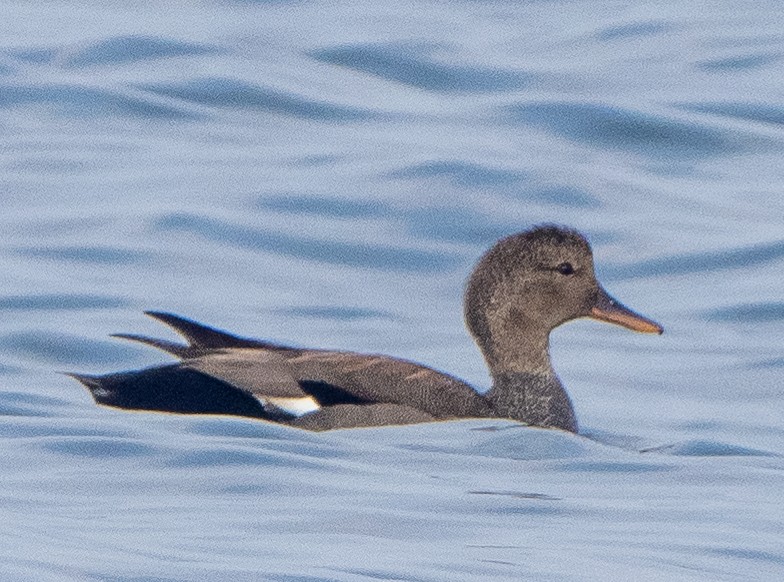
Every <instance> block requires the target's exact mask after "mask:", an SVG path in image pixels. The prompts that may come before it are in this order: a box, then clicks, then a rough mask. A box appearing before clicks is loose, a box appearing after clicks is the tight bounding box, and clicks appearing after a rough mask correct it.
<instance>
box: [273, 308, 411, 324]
mask: <svg viewBox="0 0 784 582" xmlns="http://www.w3.org/2000/svg"><path fill="white" fill-rule="evenodd" d="M275 313H279V314H281V315H288V316H294V317H302V318H305V319H309V320H311V319H327V320H333V321H361V320H367V319H385V320H392V319H397V318H396V317H395V316H394V315H393V314H392V313H389V312H388V311H381V310H379V309H364V308H362V307H347V306H326V305H325V306H320V305H313V306H309V307H285V308H281V309H276V310H275Z"/></svg>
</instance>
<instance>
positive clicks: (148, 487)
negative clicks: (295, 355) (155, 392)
mask: <svg viewBox="0 0 784 582" xmlns="http://www.w3.org/2000/svg"><path fill="white" fill-rule="evenodd" d="M778 12H779V10H778V5H777V4H776V3H773V2H758V3H754V4H748V3H734V2H724V3H712V4H704V3H700V4H699V5H697V4H688V3H680V2H670V3H658V4H657V5H656V6H655V7H653V6H647V5H646V6H644V5H642V4H639V3H622V2H601V1H599V0H594V1H592V2H574V1H573V2H568V1H562V2H557V1H553V2H518V3H512V2H502V1H496V2H466V1H458V0H452V1H448V2H447V1H440V2H436V1H433V2H416V3H408V4H406V3H403V4H401V3H395V4H394V5H389V6H385V5H378V6H375V5H370V4H368V3H364V2H353V3H352V2H339V3H318V2H286V1H280V2H222V3H221V2H202V3H193V4H192V5H188V6H177V7H172V5H169V4H167V5H164V4H155V3H144V2H121V3H120V2H116V3H111V2H81V3H78V4H76V3H67V2H6V3H4V4H3V5H2V6H0V22H3V23H4V24H3V35H2V41H1V44H0V131H2V136H3V137H2V145H3V147H2V151H0V165H1V169H0V192H1V193H2V194H0V195H1V196H2V202H3V211H2V213H0V229H2V232H3V237H2V242H1V243H0V245H2V246H0V271H1V272H2V289H0V312H1V313H2V315H3V317H2V318H0V348H2V349H1V350H0V375H1V377H2V392H0V414H2V415H3V416H2V423H1V424H0V434H1V436H0V447H1V448H2V453H1V454H0V523H1V524H2V526H0V538H2V543H0V571H1V572H2V573H3V576H2V577H3V578H4V579H9V580H36V581H38V580H79V581H83V580H111V581H117V582H130V581H134V582H140V581H142V580H143V581H153V580H155V581H166V582H169V581H173V580H196V579H209V580H232V581H240V580H276V581H286V582H294V581H296V582H317V581H327V580H329V581H332V580H340V581H344V580H345V581H352V582H353V581H360V580H378V579H382V580H416V581H428V582H429V581H436V580H438V581H440V580H488V579H493V580H495V579H498V580H520V579H534V580H586V579H634V580H674V579H677V580H755V579H756V580H773V579H778V578H782V577H784V553H783V552H782V547H784V539H783V536H782V533H781V521H782V518H784V511H783V510H782V509H781V507H782V505H781V503H780V495H781V488H782V477H784V471H783V469H784V463H782V460H781V454H782V451H784V421H782V415H781V410H782V408H784V406H783V405H784V402H783V401H782V398H784V397H783V396H782V384H783V382H782V379H783V378H784V356H782V346H783V345H784V303H783V301H784V300H782V291H781V289H782V285H781V281H782V278H781V274H780V273H781V270H782V267H784V218H783V217H784V201H783V199H782V196H781V193H780V188H781V184H782V182H783V178H784V166H783V165H782V164H781V158H782V146H784V127H783V125H784V103H782V92H781V83H780V79H781V78H782V73H784V35H782V34H781V31H780V18H778ZM541 222H557V223H562V224H568V225H571V226H573V227H576V228H578V229H580V230H581V231H583V232H585V233H586V234H587V235H588V236H589V238H590V239H591V241H592V242H593V244H594V249H595V255H596V262H597V267H598V271H599V275H600V278H601V279H602V281H603V282H604V284H605V286H606V287H607V288H608V289H609V290H610V292H612V293H613V294H614V295H616V296H617V297H618V298H619V299H621V300H622V301H624V302H625V303H626V304H627V305H629V306H630V307H633V308H635V309H637V310H639V311H640V312H642V313H644V314H646V315H648V316H650V317H652V318H654V319H656V320H658V321H660V322H661V323H662V324H663V325H664V326H665V328H666V333H665V335H664V336H662V337H650V336H638V335H635V334H632V333H630V332H628V331H626V330H622V329H619V328H616V327H611V326H605V325H601V324H598V323H594V322H588V321H585V322H582V321H581V322H575V323H571V324H569V325H566V326H564V327H562V328H560V329H559V330H557V331H556V332H555V333H554V334H553V338H552V340H553V357H554V360H555V365H556V368H557V369H558V371H559V374H560V375H561V378H562V379H563V381H564V384H565V385H566V386H567V387H568V390H569V392H570V394H571V396H572V398H573V400H574V402H575V407H576V410H577V414H578V418H579V420H580V423H581V427H582V431H581V432H582V434H581V435H580V436H573V435H568V434H562V433H559V432H555V431H543V430H539V429H531V428H525V427H519V426H516V425H514V424H511V423H505V422H500V421H499V422H489V421H466V422H454V423H439V424H432V425H422V426H414V427H403V428H387V429H373V430H359V431H343V432H337V433H332V434H319V435H315V434H307V433H301V432H298V431H294V430H292V429H288V428H285V427H277V426H271V425H267V424H264V423H261V422H258V421H245V420H241V419H226V418H220V417H183V416H167V415H161V414H152V413H130V412H124V411H113V410H109V409H101V408H97V407H96V406H94V404H93V403H92V401H91V400H90V398H89V396H88V395H87V393H86V392H85V391H84V390H82V389H81V388H80V387H79V386H77V385H75V383H74V382H73V381H72V380H70V379H69V378H67V377H64V376H61V375H58V374H57V373H56V372H58V371H62V370H77V371H83V372H96V373H98V372H108V371H113V370H119V369H131V368H138V367H142V366H147V365H153V364H156V363H161V362H164V361H166V359H165V357H163V356H162V355H160V354H157V353H154V352H153V351H151V350H146V349H144V348H141V347H139V346H135V345H131V344H128V343H123V342H120V341H117V340H112V339H111V338H108V337H107V336H108V334H110V333H113V332H132V333H149V334H153V335H164V336H166V334H167V332H165V331H162V330H161V329H160V326H158V325H156V324H155V323H154V322H152V321H151V320H148V319H147V318H145V317H144V316H143V315H142V314H141V312H142V310H144V309H157V310H168V311H173V312H175V313H180V314H183V315H187V316H190V317H193V318H196V319H199V320H202V321H205V322H207V323H210V324H213V325H216V326H219V327H222V328H226V329H230V330H233V331H235V332H237V333H241V334H244V335H250V336H257V337H264V338H269V339H274V340H277V341H283V342H288V343H293V344H298V345H307V346H314V347H315V346H319V347H331V348H338V349H354V350H360V351H369V352H383V353H388V354H393V355H397V356H400V357H405V358H411V359H414V360H417V361H420V362H424V363H428V364H430V365H432V366H434V367H436V368H439V369H444V370H449V371H450V372H452V373H454V374H456V375H458V376H460V377H462V378H465V379H466V380H468V381H470V382H472V383H474V384H476V385H477V386H479V387H480V388H481V389H484V388H486V387H487V385H488V378H487V373H486V371H485V368H484V365H483V362H482V360H481V357H480V356H479V354H478V352H477V350H476V348H475V347H474V346H473V345H472V343H471V341H470V339H469V337H468V335H467V334H466V332H465V331H464V329H463V324H462V318H461V304H460V302H461V295H462V286H463V283H464V280H465V277H466V276H467V274H468V272H469V270H470V268H471V265H472V264H473V262H474V261H475V260H476V258H477V257H478V256H479V255H480V254H481V253H482V251H483V250H484V249H486V248H487V247H488V246H489V245H490V244H492V242H493V241H494V240H495V239H496V238H498V237H499V236H502V235H504V234H508V233H512V232H516V231H519V230H522V229H524V228H527V227H529V226H531V225H533V224H537V223H541ZM167 337H168V336H167Z"/></svg>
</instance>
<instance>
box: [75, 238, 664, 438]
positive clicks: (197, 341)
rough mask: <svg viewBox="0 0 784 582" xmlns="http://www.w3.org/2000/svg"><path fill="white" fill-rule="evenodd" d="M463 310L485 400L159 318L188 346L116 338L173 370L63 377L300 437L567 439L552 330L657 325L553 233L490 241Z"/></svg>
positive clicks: (389, 370) (410, 365) (466, 390)
mask: <svg viewBox="0 0 784 582" xmlns="http://www.w3.org/2000/svg"><path fill="white" fill-rule="evenodd" d="M464 309H465V321H466V325H467V327H468V329H469V331H470V332H471V335H472V336H473V337H474V340H475V341H476V343H477V344H478V346H479V349H480V350H481V351H482V355H483V356H484V358H485V361H486V362H487V366H488V368H489V369H490V374H491V376H492V387H491V389H490V390H489V391H488V392H487V393H485V394H484V395H480V394H479V393H478V392H476V391H475V390H474V389H473V388H472V387H471V386H470V385H468V384H466V383H465V382H462V381H460V380H458V379H456V378H454V377H452V376H450V375H448V374H444V373H443V372H438V371H436V370H434V369H432V368H428V367H426V366H423V365H421V364H416V363H414V362H410V361H407V360H402V359H399V358H394V357H390V356H383V355H367V354H359V353H354V352H337V351H330V350H313V349H299V348H292V347H287V346H282V345H278V344H274V343H269V342H266V341H259V340H253V339H248V338H243V337H239V336H236V335H232V334H229V333H226V332H223V331H219V330H217V329H213V328H211V327H207V326H205V325H202V324H199V323H196V322H194V321H191V320H188V319H185V318H182V317H178V316H176V315H172V314H168V313H161V312H147V315H149V316H151V317H153V318H155V319H157V320H159V321H161V322H163V323H165V324H167V325H169V326H171V327H172V328H173V329H174V330H175V331H177V332H178V333H179V334H180V335H181V336H182V337H183V338H184V339H185V340H186V341H187V344H180V343H174V342H169V341H166V340H159V339H153V338H149V337H145V336H138V335H130V334H117V335H116V336H115V337H121V338H125V339H130V340H134V341H138V342H141V343H144V344H148V345H151V346H154V347H156V348H159V349H162V350H164V351H166V352H169V353H170V354H172V355H174V356H176V357H177V358H179V360H180V361H179V362H178V363H176V364H171V365H166V366H160V367H155V368H148V369H144V370H138V371H132V372H122V373H116V374H108V375H104V376H87V375H82V374H73V377H75V378H76V379H78V380H79V381H80V382H82V383H83V384H84V385H85V386H86V387H87V388H88V389H89V390H90V392H91V393H92V395H93V398H94V399H95V401H96V402H97V403H99V404H104V405H107V406H114V407H119V408H129V409H142V410H159V411H167V412H179V413H191V414H210V413H212V414H232V415H239V416H250V417H255V418H264V419H268V420H272V421H276V422H284V423H286V424H290V425H292V426H297V427H300V428H305V429H309V430H328V429H335V428H351V427H360V426H376V425H390V424H409V423H416V422H428V421H434V420H445V419H454V418H477V417H497V418H509V419H514V420H518V421H521V422H524V423H527V424H530V425H535V426H541V427H552V428H559V429H563V430H567V431H571V432H577V420H576V418H575V414H574V409H573V408H572V403H571V401H570V400H569V396H568V395H567V393H566V391H565V390H564V387H563V385H562V384H561V382H560V380H559V379H558V376H557V375H556V374H555V371H554V370H553V368H552V364H551V362H550V354H549V336H550V332H551V331H552V330H553V329H554V328H555V327H557V326H559V325H561V324H562V323H565V322H567V321H570V320H572V319H576V318H580V317H592V318H594V319H598V320H601V321H607V322H610V323H615V324H618V325H622V326H624V327H627V328H629V329H632V330H635V331H639V332H645V333H658V334H660V333H662V328H661V326H659V324H657V323H655V322H653V321H651V320H650V319H647V318H645V317H643V316H641V315H639V314H637V313H635V312H633V311H631V310H630V309H628V308H626V307H624V306H623V305H621V304H620V303H619V302H618V301H616V300H615V299H613V298H612V297H610V295H608V294H607V292H606V291H605V290H604V289H603V288H602V287H601V285H600V284H599V283H598V281H597V280H596V275H595V272H594V266H593V256H592V253H591V248H590V246H589V244H588V242H587V241H586V239H585V238H584V237H583V236H582V235H581V234H579V233H578V232H576V231H574V230H570V229H566V228H562V227H556V226H542V227H538V228H534V229H532V230H529V231H526V232H522V233H519V234H515V235H512V236H509V237H506V238H503V239H501V240H500V241H498V242H497V243H496V244H495V246H493V247H492V248H491V249H490V250H489V251H488V252H487V253H486V254H485V255H484V256H483V257H482V258H481V260H480V261H479V263H478V264H477V266H476V268H475V269H474V271H473V273H472V275H471V277H470V279H469V281H468V285H467V288H466V292H465V304H464Z"/></svg>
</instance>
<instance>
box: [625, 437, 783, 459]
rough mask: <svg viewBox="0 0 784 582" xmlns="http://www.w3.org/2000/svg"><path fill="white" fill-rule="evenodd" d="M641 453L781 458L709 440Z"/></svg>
mask: <svg viewBox="0 0 784 582" xmlns="http://www.w3.org/2000/svg"><path fill="white" fill-rule="evenodd" d="M640 452H641V453H661V454H666V455H673V456H676V457H780V456H781V455H778V454H776V453H772V452H770V451H763V450H761V449H752V448H749V447H741V446H738V445H731V444H727V443H721V442H718V441H708V440H691V441H685V442H682V443H675V444H671V445H663V446H660V447H653V448H649V449H643V450H642V451H640Z"/></svg>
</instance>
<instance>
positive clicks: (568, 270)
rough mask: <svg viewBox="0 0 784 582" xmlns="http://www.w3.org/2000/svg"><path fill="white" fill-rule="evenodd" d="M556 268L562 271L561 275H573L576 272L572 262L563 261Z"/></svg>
mask: <svg viewBox="0 0 784 582" xmlns="http://www.w3.org/2000/svg"><path fill="white" fill-rule="evenodd" d="M555 270H556V271H558V272H559V273H561V275H571V274H572V273H574V267H572V263H561V264H560V265H558V266H557V267H556V268H555Z"/></svg>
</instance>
